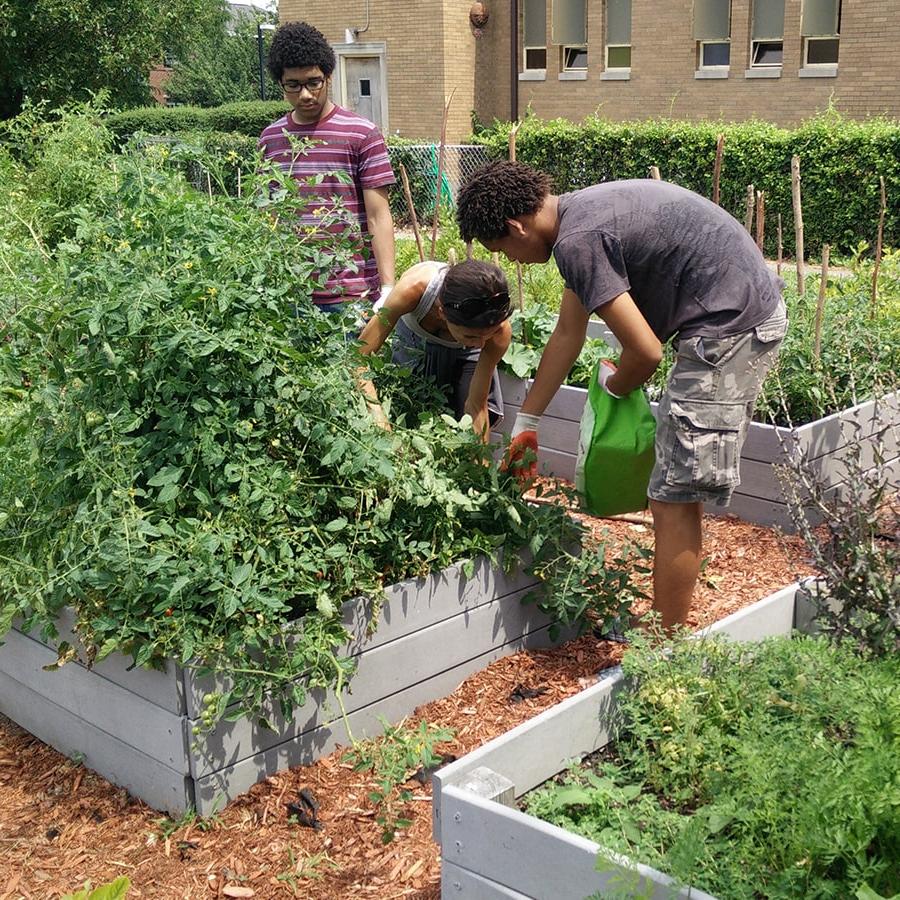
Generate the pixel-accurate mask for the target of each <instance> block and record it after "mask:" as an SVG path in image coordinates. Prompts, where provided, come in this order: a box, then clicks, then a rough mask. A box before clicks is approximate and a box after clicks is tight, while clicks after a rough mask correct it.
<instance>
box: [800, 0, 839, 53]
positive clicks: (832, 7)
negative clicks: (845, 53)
mask: <svg viewBox="0 0 900 900" xmlns="http://www.w3.org/2000/svg"><path fill="white" fill-rule="evenodd" d="M840 33H841V0H803V14H802V16H801V20H800V34H801V36H802V37H803V65H804V66H836V65H837V61H838V49H839V46H840Z"/></svg>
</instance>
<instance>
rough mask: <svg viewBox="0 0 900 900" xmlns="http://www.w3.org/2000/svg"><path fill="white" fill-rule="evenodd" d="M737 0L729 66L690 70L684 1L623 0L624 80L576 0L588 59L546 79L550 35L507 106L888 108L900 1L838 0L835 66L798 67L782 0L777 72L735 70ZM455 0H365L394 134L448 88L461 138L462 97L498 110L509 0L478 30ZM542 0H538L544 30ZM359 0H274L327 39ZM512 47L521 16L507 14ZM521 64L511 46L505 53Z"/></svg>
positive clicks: (859, 111) (556, 112)
mask: <svg viewBox="0 0 900 900" xmlns="http://www.w3.org/2000/svg"><path fill="white" fill-rule="evenodd" d="M750 3H751V0H732V25H731V40H732V47H731V67H730V70H729V73H728V77H727V78H722V79H697V78H695V77H694V73H695V70H696V68H697V48H696V43H695V42H694V40H693V37H692V15H693V12H692V10H693V3H692V0H654V2H652V3H651V2H647V0H634V2H633V8H632V67H631V77H630V79H629V80H627V81H610V80H605V79H603V78H602V77H601V76H602V73H603V61H604V44H605V41H604V12H605V4H604V2H603V0H588V69H587V73H586V78H585V79H584V80H560V78H559V70H560V59H559V48H558V47H555V46H553V45H548V47H547V72H546V78H545V79H544V80H543V81H519V82H518V84H517V87H518V105H519V114H520V116H521V115H524V114H525V112H526V111H527V110H528V109H529V108H530V109H531V110H532V111H533V112H534V113H535V114H536V115H538V116H540V117H542V118H555V117H557V116H563V117H565V118H568V119H571V120H573V121H576V122H577V121H580V120H581V119H583V118H584V117H585V116H588V115H590V114H592V113H599V114H600V115H602V116H604V117H607V118H610V119H614V120H622V119H645V118H648V117H652V116H673V117H677V118H684V119H709V118H712V119H723V120H726V121H737V120H743V119H748V118H753V117H756V118H760V119H765V120H767V121H771V122H774V123H776V124H780V125H791V124H794V123H796V122H798V121H800V120H802V119H805V118H808V117H809V116H810V115H812V114H814V113H816V112H818V111H821V110H823V109H824V108H826V107H827V106H828V104H829V102H832V103H833V104H834V105H835V106H836V107H837V109H838V110H840V111H841V112H842V113H843V114H845V115H847V116H849V117H851V118H857V119H861V118H865V117H867V116H871V115H887V116H891V117H898V118H900V54H898V52H897V48H898V46H900V0H844V4H843V6H844V9H843V17H842V28H841V31H842V35H841V46H840V58H839V65H838V71H837V75H836V77H828V78H807V77H803V78H801V77H800V76H799V74H798V72H799V70H800V69H801V62H802V41H801V38H800V8H801V0H785V23H784V65H783V68H782V72H781V77H780V78H747V77H746V76H745V69H747V68H748V66H749V56H750ZM470 5H471V4H470V3H469V2H468V0H416V2H412V3H410V2H403V3H401V2H399V0H369V15H370V22H369V29H368V31H366V32H365V33H364V34H362V35H360V37H359V40H360V41H366V42H384V43H385V45H386V47H387V69H388V86H389V87H388V92H389V122H388V127H387V128H386V129H385V130H386V131H388V132H390V133H391V134H398V133H399V135H401V136H402V137H409V138H422V139H428V140H436V139H437V138H438V136H439V134H440V122H441V112H442V107H443V102H444V98H445V97H446V96H448V95H449V94H450V92H451V91H454V89H455V93H454V97H453V102H452V105H451V112H450V121H449V126H448V140H449V141H450V142H459V141H462V140H465V138H466V136H467V135H468V134H469V131H470V119H471V114H472V112H473V110H474V111H475V113H476V114H477V115H478V117H479V118H480V119H481V120H482V121H484V122H486V123H490V122H491V121H492V120H493V119H494V118H499V119H509V115H510V74H509V43H510V42H509V33H510V0H487V3H486V6H487V8H488V11H489V13H490V21H489V22H488V24H487V26H486V27H485V28H484V31H483V34H482V35H481V36H478V37H477V36H475V34H474V33H473V30H472V28H471V27H470V25H469V18H468V17H469V7H470ZM551 6H552V0H547V35H548V40H549V35H550V16H551ZM365 16H366V0H338V2H335V0H280V3H279V17H280V19H281V21H282V22H286V21H295V20H299V19H303V20H305V21H308V22H311V23H312V24H314V25H316V27H318V28H320V29H321V30H322V31H323V32H324V33H325V35H326V37H327V38H328V39H329V40H330V41H332V42H334V43H342V42H343V41H344V35H345V29H346V28H348V27H350V26H357V27H361V26H362V25H363V24H364V23H365ZM519 33H520V41H519V44H520V50H519V56H520V57H521V21H520V26H519ZM519 67H520V68H521V59H520V60H519Z"/></svg>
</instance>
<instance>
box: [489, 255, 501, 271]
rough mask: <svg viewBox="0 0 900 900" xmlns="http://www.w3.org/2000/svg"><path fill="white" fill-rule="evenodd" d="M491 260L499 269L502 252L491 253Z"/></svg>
mask: <svg viewBox="0 0 900 900" xmlns="http://www.w3.org/2000/svg"><path fill="white" fill-rule="evenodd" d="M491 262H492V263H493V264H494V265H495V266H496V267H497V268H498V269H499V268H500V254H499V253H492V254H491Z"/></svg>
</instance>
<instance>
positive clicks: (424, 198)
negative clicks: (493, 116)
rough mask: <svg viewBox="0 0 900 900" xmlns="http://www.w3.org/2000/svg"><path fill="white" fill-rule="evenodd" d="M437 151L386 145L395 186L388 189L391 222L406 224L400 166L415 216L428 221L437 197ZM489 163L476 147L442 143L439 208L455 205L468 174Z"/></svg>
mask: <svg viewBox="0 0 900 900" xmlns="http://www.w3.org/2000/svg"><path fill="white" fill-rule="evenodd" d="M439 153H440V148H439V146H438V145H437V144H394V145H389V146H388V155H389V157H390V160H391V166H392V167H393V169H394V175H396V176H397V185H396V186H395V187H393V188H392V189H391V211H392V212H393V215H394V221H395V222H398V223H400V224H409V223H410V221H411V216H410V211H409V204H408V203H407V200H406V197H405V195H404V191H403V180H402V176H401V171H400V167H401V166H403V168H404V169H405V170H406V175H407V178H408V179H409V191H410V194H411V196H412V202H413V206H414V207H415V211H416V217H417V218H418V220H419V221H420V222H421V221H425V220H428V221H431V218H432V217H433V216H434V201H435V198H436V197H437V172H438V157H439ZM489 161H490V156H489V155H488V152H487V149H486V148H485V147H482V146H480V145H479V144H445V145H444V160H443V166H442V174H441V200H440V205H441V207H442V208H445V209H446V210H448V211H451V210H453V209H454V208H455V206H456V198H457V196H458V194H459V189H460V187H461V186H462V185H464V184H465V183H466V181H468V179H469V178H470V177H471V176H472V173H473V172H474V171H475V170H476V169H477V168H479V167H480V166H483V165H484V164H485V163H487V162H489Z"/></svg>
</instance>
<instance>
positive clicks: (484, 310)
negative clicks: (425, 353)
mask: <svg viewBox="0 0 900 900" xmlns="http://www.w3.org/2000/svg"><path fill="white" fill-rule="evenodd" d="M441 306H442V307H443V309H444V316H445V317H446V319H447V321H448V322H450V323H451V324H453V325H462V326H465V327H468V328H490V327H491V326H492V325H499V324H500V322H503V321H505V320H506V319H508V318H509V317H510V316H511V315H512V306H511V305H510V302H509V285H508V284H507V283H506V276H505V275H504V274H503V271H502V269H500V268H498V267H497V266H495V265H492V264H491V263H486V262H481V260H477V259H467V260H466V261H465V262H461V263H459V264H457V265H455V266H450V268H449V269H448V270H447V274H446V275H445V276H444V286H443V289H442V291H441Z"/></svg>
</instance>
